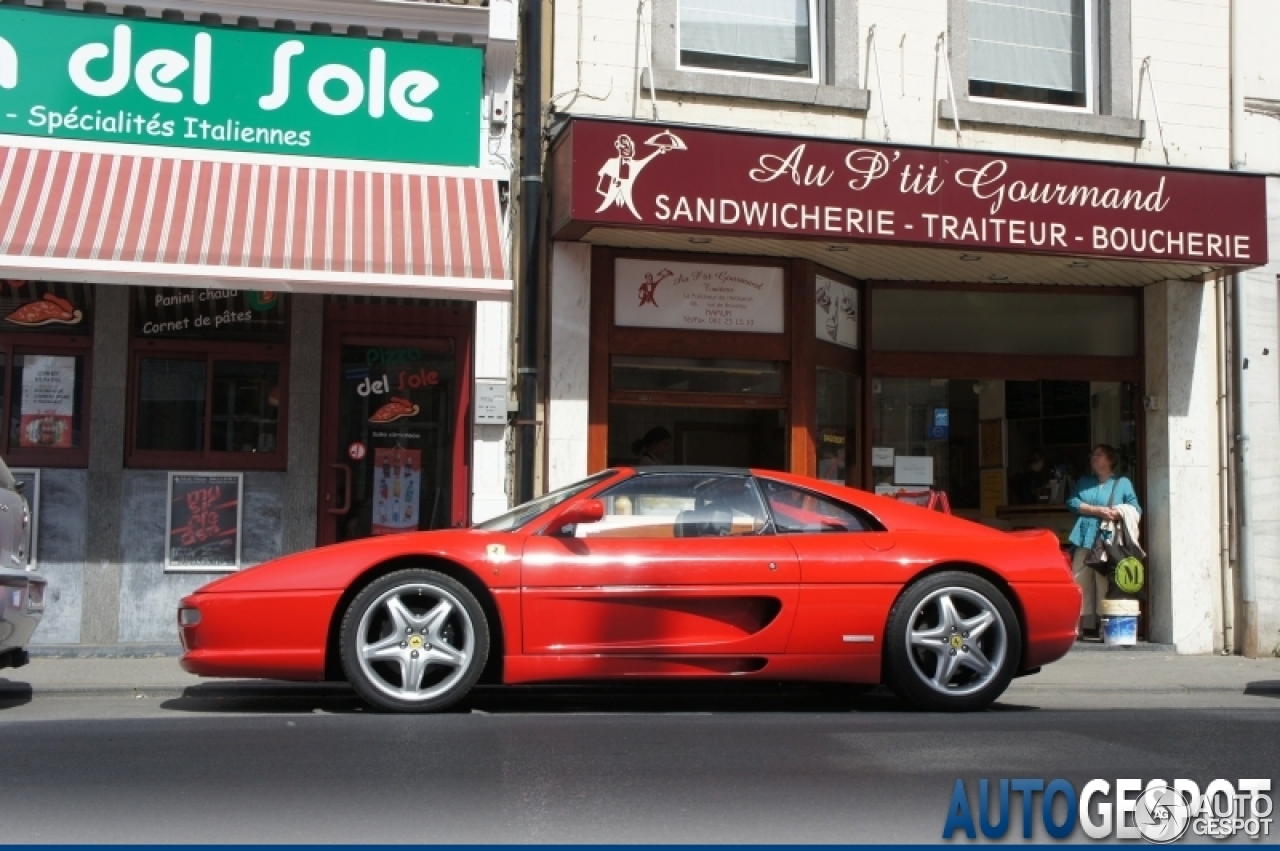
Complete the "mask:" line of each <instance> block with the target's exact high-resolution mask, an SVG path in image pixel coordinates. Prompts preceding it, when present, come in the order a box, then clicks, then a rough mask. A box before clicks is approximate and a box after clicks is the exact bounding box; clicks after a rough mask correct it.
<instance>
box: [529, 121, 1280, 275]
mask: <svg viewBox="0 0 1280 851" xmlns="http://www.w3.org/2000/svg"><path fill="white" fill-rule="evenodd" d="M552 162H553V169H554V181H555V184H554V185H555V190H556V191H555V194H554V200H553V203H554V206H553V215H552V223H553V232H554V234H555V236H556V237H557V238H559V239H576V238H578V237H580V236H582V235H583V234H585V233H586V232H587V231H589V230H590V229H591V228H593V227H596V226H614V227H616V226H622V227H641V228H663V229H674V230H679V231H691V232H694V231H696V232H710V233H720V234H743V233H750V234H755V235H766V234H767V235H771V236H781V237H788V236H790V237H799V238H806V239H815V238H816V239H821V240H824V241H830V242H839V241H844V240H854V241H865V242H880V243H899V244H905V245H927V246H930V247H935V248H948V247H950V248H957V249H967V248H983V249H996V250H1002V251H1015V252H1029V253H1043V254H1062V255H1079V256H1086V257H1108V258H1116V259H1133V260H1162V261H1166V262H1169V261H1175V262H1188V263H1195V264H1199V265H1205V266H1214V267H1236V268H1238V267H1246V266H1258V265H1262V264H1264V263H1266V262H1267V230H1266V227H1267V225H1266V187H1265V178H1264V177H1263V176H1262V175H1254V174H1237V173H1232V172H1224V171H1218V172H1213V171H1194V170H1190V169H1169V168H1153V167H1149V166H1140V165H1119V164H1115V163H1103V162H1088V161H1080V160H1061V159H1049V158H1042V157H1028V156H1012V155H1008V154H983V153H971V152H967V151H958V150H954V149H940V148H914V147H908V146H903V145H882V144H872V143H868V142H864V141H853V142H842V141H831V140H824V139H812V138H803V137H797V136H778V135H768V134H760V133H747V132H738V131H728V130H708V129H699V128H692V127H678V126H673V125H655V124H640V123H631V122H620V121H605V120H591V119H575V120H574V121H573V122H572V123H571V124H570V126H569V128H568V130H566V131H565V133H564V134H563V135H562V136H561V138H560V139H559V140H558V142H557V146H556V150H555V151H554V153H553V155H552Z"/></svg>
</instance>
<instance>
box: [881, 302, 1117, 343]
mask: <svg viewBox="0 0 1280 851" xmlns="http://www.w3.org/2000/svg"><path fill="white" fill-rule="evenodd" d="M1139 339H1140V335H1139V331H1138V300H1137V299H1135V298H1133V297H1132V296H1128V295H1119V296H1110V295H1095V294H1092V293H1083V294H1058V293H1053V294H1047V293H1046V294H1042V293H1002V292H972V291H959V290H930V289H927V288H922V287H921V288H917V287H908V288H901V289H899V288H896V287H895V288H889V287H883V288H877V289H875V290H874V291H873V294H872V312H871V344H872V348H874V349H876V350H879V351H885V352H966V353H987V354H1011V355H1070V356H1082V355H1084V356H1087V355H1100V356H1110V357H1133V356H1135V355H1137V354H1138V342H1139Z"/></svg>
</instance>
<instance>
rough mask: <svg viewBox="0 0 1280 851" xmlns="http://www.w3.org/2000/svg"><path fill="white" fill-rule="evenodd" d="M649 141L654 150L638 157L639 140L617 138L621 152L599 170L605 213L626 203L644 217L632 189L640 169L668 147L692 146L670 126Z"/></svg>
mask: <svg viewBox="0 0 1280 851" xmlns="http://www.w3.org/2000/svg"><path fill="white" fill-rule="evenodd" d="M645 144H646V145H648V146H649V147H651V148H653V149H654V150H653V152H652V153H650V154H649V155H648V156H646V157H640V158H637V157H636V143H635V142H634V141H633V140H632V139H631V137H630V136H628V135H627V134H626V133H623V134H622V135H621V136H619V137H618V138H617V139H615V140H614V143H613V147H614V148H615V149H616V150H617V151H618V155H617V156H616V157H612V158H610V159H609V160H607V161H605V164H604V165H602V166H601V167H600V171H599V175H600V182H599V183H598V184H596V192H597V193H598V194H599V195H600V197H601V198H603V199H604V200H603V201H601V202H600V206H599V208H597V209H596V212H597V213H603V212H604V211H605V210H607V209H609V208H610V207H626V208H627V209H628V210H630V211H631V215H633V216H635V217H636V218H637V219H640V218H642V216H641V215H640V213H639V212H638V211H637V210H636V205H635V201H634V200H632V198H631V189H632V187H633V186H635V182H636V178H637V177H639V176H640V172H641V171H643V170H644V167H645V166H647V165H648V164H649V163H651V162H652V161H653V159H654V157H657V156H659V155H661V154H665V153H666V152H667V151H685V150H688V148H687V146H686V145H685V143H684V142H683V141H682V140H681V139H680V137H679V136H677V135H675V134H674V133H672V132H671V131H669V130H664V131H663V132H661V133H658V134H657V135H655V136H651V137H649V138H648V139H646V140H645ZM641 303H642V304H643V302H641Z"/></svg>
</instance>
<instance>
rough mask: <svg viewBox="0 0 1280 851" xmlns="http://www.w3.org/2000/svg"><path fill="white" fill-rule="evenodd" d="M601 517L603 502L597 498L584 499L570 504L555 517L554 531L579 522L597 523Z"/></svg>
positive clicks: (602, 516) (602, 517)
mask: <svg viewBox="0 0 1280 851" xmlns="http://www.w3.org/2000/svg"><path fill="white" fill-rule="evenodd" d="M603 519H604V503H603V502H601V501H600V500H598V499H584V500H581V501H580V502H575V503H574V504H573V505H570V506H569V507H568V508H566V509H565V510H564V511H563V512H562V513H561V514H560V516H559V517H558V518H556V526H557V528H556V529H555V531H556V532H559V531H560V530H561V529H564V527H565V526H574V525H577V524H579V523H599V522H600V521H601V520H603Z"/></svg>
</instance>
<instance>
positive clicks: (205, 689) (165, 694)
mask: <svg viewBox="0 0 1280 851" xmlns="http://www.w3.org/2000/svg"><path fill="white" fill-rule="evenodd" d="M33 697H115V698H118V697H131V698H135V699H143V698H152V699H163V700H176V699H179V698H184V699H187V700H233V699H264V698H269V699H274V700H279V699H297V698H307V699H317V698H323V699H333V698H351V697H355V692H353V691H352V690H351V687H350V686H349V685H347V684H346V683H286V682H262V683H255V682H230V683H199V684H197V685H188V686H182V685H155V686H145V685H51V686H32V685H28V684H26V683H17V682H8V683H0V701H4V700H26V699H30V698H33Z"/></svg>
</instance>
